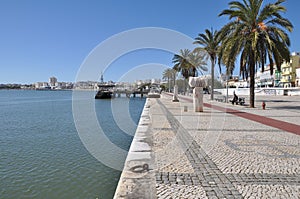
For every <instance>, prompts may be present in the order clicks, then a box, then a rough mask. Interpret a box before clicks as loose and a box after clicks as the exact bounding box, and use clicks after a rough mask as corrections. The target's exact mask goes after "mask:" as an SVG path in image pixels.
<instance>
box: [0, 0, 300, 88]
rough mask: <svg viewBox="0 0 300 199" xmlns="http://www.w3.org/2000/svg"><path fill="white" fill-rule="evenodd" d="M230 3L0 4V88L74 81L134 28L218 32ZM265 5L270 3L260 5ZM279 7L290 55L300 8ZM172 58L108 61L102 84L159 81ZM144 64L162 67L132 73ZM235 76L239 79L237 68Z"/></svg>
mask: <svg viewBox="0 0 300 199" xmlns="http://www.w3.org/2000/svg"><path fill="white" fill-rule="evenodd" d="M229 2H230V1H207V2H205V3H203V1H197V0H192V1H188V2H185V1H179V2H176V3H175V2H174V1H170V0H166V1H159V0H154V1H137V0H133V1H106V0H104V1H96V0H91V1H88V2H85V1H70V0H65V1H58V0H54V1H37V0H28V1H21V0H13V1H1V2H0V16H1V17H0V21H1V37H0V42H1V46H0V67H1V73H0V83H21V84H31V83H35V82H41V81H44V80H48V78H49V77H50V76H55V77H57V78H58V79H60V80H61V81H65V82H74V81H75V79H76V74H77V72H78V70H79V68H80V66H81V64H82V63H83V61H84V60H85V58H86V57H87V56H88V55H89V53H90V52H91V51H92V50H93V49H94V48H95V47H96V46H97V45H99V44H100V43H101V42H103V41H105V40H106V39H108V38H109V37H112V36H113V35H115V34H118V33H120V32H123V31H127V30H129V29H133V28H142V27H162V28H168V29H172V30H175V31H178V32H181V33H183V34H186V35H187V36H189V37H191V38H195V37H197V35H198V33H202V32H203V31H204V30H205V29H207V28H208V29H209V28H214V29H220V28H221V27H222V26H223V25H224V24H225V23H227V22H228V19H227V18H226V17H218V14H219V13H220V12H221V11H222V10H223V9H226V8H228V3H229ZM269 2H275V1H273V0H267V1H265V3H269ZM283 5H284V6H285V7H286V8H287V13H286V14H284V16H285V17H287V18H288V19H290V20H291V22H292V23H293V25H294V31H293V32H292V33H291V34H290V39H291V47H290V51H291V52H299V51H300V47H299V46H300V38H299V35H300V28H299V24H300V17H299V13H298V7H299V5H300V3H299V1H296V0H287V1H286V2H285V3H284V4H283ZM183 10H184V12H182V11H183ZM195 47H196V45H195ZM172 57H173V54H172V53H170V52H164V51H161V50H155V49H144V50H138V51H133V52H130V53H128V54H125V55H123V56H121V57H120V58H119V59H117V60H115V61H113V62H112V63H111V64H110V65H109V67H108V68H107V70H105V71H103V73H104V79H105V80H107V81H108V80H112V81H118V80H120V79H122V78H125V77H126V78H129V77H130V76H132V77H134V78H138V77H141V79H143V76H148V78H149V79H151V78H161V76H162V75H161V73H162V70H163V69H165V68H166V67H172V65H173V64H172ZM149 63H159V64H161V65H162V66H164V67H161V68H156V69H155V68H152V67H148V68H147V67H144V68H143V70H140V71H138V70H133V69H137V68H140V67H143V66H144V65H147V64H149ZM99 64H101V63H99ZM209 64H210V63H209V62H208V68H210V65H209ZM237 65H238V63H237ZM224 70H225V69H224V67H223V71H224ZM130 71H131V72H132V71H134V72H132V74H130V73H128V72H130ZM137 71H138V72H137ZM234 73H235V74H238V67H236V70H235V71H234ZM100 76H101V74H99V79H100Z"/></svg>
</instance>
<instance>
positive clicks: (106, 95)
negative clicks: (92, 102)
mask: <svg viewBox="0 0 300 199" xmlns="http://www.w3.org/2000/svg"><path fill="white" fill-rule="evenodd" d="M111 98H112V92H110V91H98V92H97V94H96V96H95V99H111Z"/></svg>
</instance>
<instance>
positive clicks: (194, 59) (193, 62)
mask: <svg viewBox="0 0 300 199" xmlns="http://www.w3.org/2000/svg"><path fill="white" fill-rule="evenodd" d="M173 63H174V64H175V65H174V66H173V69H174V70H175V71H177V72H180V73H181V74H182V76H183V77H184V78H185V79H188V78H189V77H196V76H198V71H200V72H202V71H207V69H206V67H205V66H204V65H205V64H206V63H205V61H204V56H203V55H202V54H201V53H200V52H192V51H190V50H189V49H184V50H182V49H181V50H180V55H178V54H175V55H174V57H173Z"/></svg>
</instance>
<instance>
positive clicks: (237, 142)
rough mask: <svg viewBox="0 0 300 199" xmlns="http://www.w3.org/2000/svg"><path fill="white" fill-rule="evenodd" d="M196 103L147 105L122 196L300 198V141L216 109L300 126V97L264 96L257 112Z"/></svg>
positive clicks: (153, 102)
mask: <svg viewBox="0 0 300 199" xmlns="http://www.w3.org/2000/svg"><path fill="white" fill-rule="evenodd" d="M190 99H191V97H186V96H184V97H182V98H179V100H180V102H172V96H169V95H167V94H162V96H161V98H159V99H147V102H146V104H145V109H144V112H143V116H142V118H144V119H146V120H144V119H141V120H140V124H139V127H138V129H137V132H136V135H135V138H134V140H135V141H134V142H133V143H132V146H131V149H130V152H129V155H128V157H127V161H126V163H125V167H124V171H123V173H122V176H121V179H120V182H119V185H118V189H117V191H116V194H115V198H300V136H299V135H297V134H294V133H290V132H287V131H284V130H282V129H278V128H274V127H273V126H272V125H269V126H268V125H264V124H261V123H259V122H256V121H252V120H250V119H247V117H239V116H238V115H236V114H231V113H229V112H226V111H221V110H218V109H214V108H211V107H213V106H218V107H224V108H227V109H233V110H237V111H239V112H243V113H245V114H247V113H251V114H255V115H258V116H265V117H266V119H267V118H273V119H276V120H281V121H285V122H288V123H291V124H295V126H296V128H297V125H299V123H300V122H299V118H300V110H299V107H300V97H299V96H257V98H256V99H257V101H256V106H257V108H248V107H247V106H239V105H231V104H227V103H222V102H215V101H210V100H209V99H208V96H205V100H204V102H205V103H206V104H209V105H211V106H206V107H204V112H193V104H192V103H191V102H190ZM262 101H265V102H266V104H267V108H266V110H262V109H261V107H260V104H261V102H262ZM246 102H247V99H246ZM185 106H186V108H187V111H186V112H185V111H184V107H185ZM296 131H297V130H296ZM299 133H300V128H299ZM137 141H139V142H140V143H142V144H138V142H137ZM137 146H138V147H137ZM137 148H138V149H137ZM145 165H146V166H145ZM139 168H142V169H139Z"/></svg>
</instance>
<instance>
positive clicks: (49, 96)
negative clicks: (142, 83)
mask: <svg viewBox="0 0 300 199" xmlns="http://www.w3.org/2000/svg"><path fill="white" fill-rule="evenodd" d="M113 100H115V102H118V103H119V104H120V103H121V104H122V103H123V102H124V101H126V100H127V99H125V98H116V99H113ZM144 102H145V100H144V99H140V98H135V99H133V98H131V99H130V101H129V103H128V102H127V103H124V105H126V104H127V105H128V104H129V110H130V115H131V119H132V120H133V121H134V122H135V124H136V123H137V122H138V120H139V117H140V114H141V112H142V109H143V106H144ZM95 108H96V111H97V117H98V121H99V124H100V125H101V127H102V128H103V130H104V132H105V134H106V135H107V137H108V138H109V139H110V140H111V141H112V142H113V143H114V144H115V145H117V146H119V147H120V148H123V149H125V150H128V148H129V146H130V143H131V141H132V136H130V135H128V134H126V133H124V132H123V131H122V130H120V129H119V128H118V126H117V125H116V123H115V122H114V118H113V115H112V113H111V100H95ZM99 144H101V143H99ZM0 158H1V161H0V198H112V197H113V194H114V191H115V188H116V186H117V183H118V180H119V176H120V171H116V170H114V169H111V168H109V167H107V166H105V165H103V164H102V163H101V162H99V161H98V160H96V159H95V158H94V157H93V156H91V155H90V154H89V152H88V151H87V150H86V149H85V147H84V146H83V144H82V142H81V140H80V138H79V136H78V133H77V131H76V128H75V124H74V121H73V115H72V91H33V90H32V91H22V90H0ZM125 158H126V157H123V159H120V161H123V162H124V160H125Z"/></svg>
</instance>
